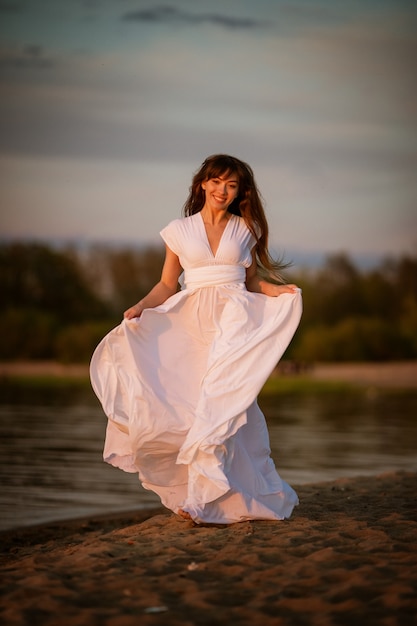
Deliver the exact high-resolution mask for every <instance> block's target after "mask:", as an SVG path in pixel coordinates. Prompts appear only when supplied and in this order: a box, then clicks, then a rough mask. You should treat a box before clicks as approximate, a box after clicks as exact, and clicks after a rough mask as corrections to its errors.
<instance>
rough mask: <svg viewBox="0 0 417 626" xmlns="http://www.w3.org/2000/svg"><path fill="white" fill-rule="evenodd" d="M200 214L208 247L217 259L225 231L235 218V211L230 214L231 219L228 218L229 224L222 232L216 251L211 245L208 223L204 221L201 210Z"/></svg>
mask: <svg viewBox="0 0 417 626" xmlns="http://www.w3.org/2000/svg"><path fill="white" fill-rule="evenodd" d="M198 215H199V216H200V221H201V225H202V227H203V231H204V235H205V237H206V243H207V246H208V249H209V250H210V253H211V256H212V257H213V259H215V258H216V257H217V253H218V251H219V250H220V246H221V245H222V241H223V237H224V233H225V232H226V230H227V229H228V227H229V223H230V222H231V221H232V219H233V217H234V215H233V213H231V214H230V217H229V219H228V220H227V224H226V226H225V227H224V229H223V232H222V234H221V236H220V239H219V245H218V246H217V248H216V252H213V248H212V247H211V245H210V241H209V238H208V234H207V229H206V225H205V223H204V219H203V216H202V215H201V211H199V212H198Z"/></svg>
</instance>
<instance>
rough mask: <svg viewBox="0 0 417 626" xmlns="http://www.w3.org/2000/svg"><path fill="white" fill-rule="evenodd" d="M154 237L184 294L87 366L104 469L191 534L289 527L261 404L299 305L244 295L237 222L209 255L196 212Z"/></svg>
mask: <svg viewBox="0 0 417 626" xmlns="http://www.w3.org/2000/svg"><path fill="white" fill-rule="evenodd" d="M161 236H162V238H163V240H164V241H165V243H166V244H167V245H168V246H169V248H171V250H172V251H173V252H174V253H175V254H177V255H178V257H179V259H180V263H181V266H182V268H183V270H184V273H183V280H182V290H181V291H179V292H178V293H176V294H175V295H173V296H172V297H170V298H168V300H166V301H165V302H164V303H163V304H162V305H160V306H158V307H156V308H152V309H145V310H144V311H143V313H142V315H141V317H140V318H135V319H133V320H124V321H123V322H122V323H121V324H120V325H119V326H118V327H116V328H115V329H114V330H112V331H111V332H110V333H109V334H108V335H107V336H106V337H105V338H104V339H103V340H102V341H101V343H100V344H99V345H98V347H97V348H96V350H95V352H94V354H93V357H92V361H91V367H90V374H91V382H92V386H93V389H94V391H95V393H96V395H97V396H98V398H99V399H100V401H101V403H102V406H103V409H104V412H105V413H106V415H107V417H108V424H107V431H106V441H105V446H104V460H105V461H106V462H108V463H110V464H112V465H114V466H116V467H119V468H121V469H122V470H124V471H126V472H137V473H138V475H139V479H140V481H141V483H142V485H143V486H144V487H145V488H146V489H150V490H152V491H154V492H155V493H157V494H158V495H159V497H160V498H161V501H162V503H163V504H164V505H165V506H166V507H167V508H169V509H171V510H172V511H174V512H178V510H179V509H182V510H184V511H187V512H188V513H190V515H191V517H192V518H193V520H194V521H196V522H197V523H203V522H204V523H224V524H230V523H234V522H239V521H243V520H248V519H283V518H286V517H289V516H290V515H291V512H292V510H293V507H294V506H295V505H296V504H298V498H297V495H296V493H295V491H294V490H293V489H292V488H291V487H290V486H289V485H288V484H287V483H286V482H285V481H283V480H282V479H281V478H280V476H279V474H278V473H277V470H276V468H275V465H274V463H273V461H272V459H271V456H270V447H269V436H268V430H267V426H266V422H265V418H264V416H263V414H262V412H261V410H260V409H259V407H258V404H257V395H258V394H259V391H260V390H261V388H262V386H263V384H264V383H265V381H266V379H267V378H268V376H269V374H270V373H271V371H272V370H273V368H274V367H275V365H276V364H277V362H278V360H279V359H280V358H281V356H282V354H283V352H284V351H285V349H286V348H287V346H288V344H289V342H290V340H291V338H292V336H293V334H294V332H295V330H296V328H297V326H298V323H299V320H300V316H301V308H302V305H301V294H300V292H297V293H295V294H290V293H288V294H282V295H280V296H279V297H277V298H273V297H268V296H265V295H263V294H259V293H253V292H250V291H247V289H246V286H245V276H246V268H248V267H249V266H250V265H251V263H252V255H251V250H252V248H253V246H254V244H255V240H254V238H253V236H252V234H251V233H250V231H249V229H248V228H247V226H246V224H245V222H244V220H243V219H242V218H241V217H238V216H235V215H233V216H232V217H231V218H230V219H229V221H228V223H227V225H226V228H225V230H224V232H223V235H222V238H221V241H220V244H219V247H218V249H217V251H216V253H215V254H213V252H212V250H211V247H210V244H209V242H208V238H207V234H206V230H205V226H204V223H203V219H202V216H201V214H200V213H197V214H195V215H192V216H190V217H186V218H182V219H177V220H174V221H173V222H171V223H170V224H169V225H168V226H167V227H166V228H164V229H163V230H162V231H161Z"/></svg>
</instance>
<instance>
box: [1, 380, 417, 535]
mask: <svg viewBox="0 0 417 626" xmlns="http://www.w3.org/2000/svg"><path fill="white" fill-rule="evenodd" d="M0 391H1V392H2V398H3V399H2V401H1V402H0V459H1V461H0V480H1V484H2V489H1V493H0V505H1V511H2V514H1V518H0V529H3V530H4V529H9V528H15V527H20V526H27V525H31V524H36V523H43V522H48V521H54V520H60V519H69V518H75V517H80V516H86V515H92V514H101V513H111V512H116V511H117V512H118V511H123V510H132V509H137V508H146V507H150V508H151V507H154V506H159V504H160V503H159V499H158V498H157V496H156V495H154V494H153V493H152V492H149V491H146V490H144V489H143V488H142V487H141V486H140V484H139V482H138V479H137V476H136V475H134V474H126V473H124V472H121V471H120V470H117V469H114V468H113V467H110V466H108V465H107V464H105V463H103V461H102V447H103V440H104V434H105V423H106V420H105V418H104V415H103V413H102V410H101V408H100V406H99V405H98V402H97V400H96V398H95V396H94V395H93V393H92V392H91V391H90V390H89V389H80V388H77V387H75V388H66V389H59V388H52V387H51V388H49V389H41V390H39V389H30V388H29V389H27V388H24V390H23V388H20V389H19V388H17V387H16V388H10V387H8V388H4V387H3V388H1V389H0ZM261 405H262V408H263V410H264V412H265V415H266V416H267V419H268V426H269V431H270V438H271V448H272V455H273V458H274V459H275V461H276V464H277V467H278V470H279V472H280V474H281V476H282V477H283V478H284V479H285V480H287V481H288V482H289V483H290V484H292V485H300V484H303V483H310V482H318V481H324V480H334V479H336V478H339V477H345V476H358V475H366V474H378V473H382V472H386V471H395V470H412V471H417V393H416V392H414V393H409V394H383V395H370V396H367V395H366V394H361V393H360V394H359V393H358V394H356V393H354V394H349V395H337V394H336V395H335V394H326V395H323V394H321V395H317V396H315V395H311V396H308V397H306V396H300V397H296V396H284V397H279V398H274V399H263V400H262V401H261Z"/></svg>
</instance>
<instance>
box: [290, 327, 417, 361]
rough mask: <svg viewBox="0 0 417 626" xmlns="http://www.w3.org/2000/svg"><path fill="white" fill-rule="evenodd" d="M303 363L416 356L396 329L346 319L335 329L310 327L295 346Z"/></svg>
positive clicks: (412, 348)
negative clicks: (304, 361)
mask: <svg viewBox="0 0 417 626" xmlns="http://www.w3.org/2000/svg"><path fill="white" fill-rule="evenodd" d="M295 356H296V358H298V359H302V360H306V361H364V360H367V361H383V360H388V359H396V358H398V359H401V358H411V357H415V356H417V353H416V351H415V348H414V347H413V346H412V344H411V343H410V342H409V341H408V339H407V337H406V336H405V335H404V334H402V333H401V332H400V331H399V329H398V328H396V327H395V325H393V324H391V323H388V322H384V321H383V320H380V319H375V318H371V319H368V318H354V317H353V318H352V317H351V318H347V319H345V320H343V321H341V322H339V323H338V324H335V325H334V326H321V325H320V326H312V327H310V328H308V329H306V330H305V331H304V332H303V334H302V336H301V338H300V341H299V342H298V344H297V348H296V353H295Z"/></svg>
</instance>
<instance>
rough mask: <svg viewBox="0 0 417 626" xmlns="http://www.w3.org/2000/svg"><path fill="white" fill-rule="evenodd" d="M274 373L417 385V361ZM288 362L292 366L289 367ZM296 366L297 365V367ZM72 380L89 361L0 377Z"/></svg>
mask: <svg viewBox="0 0 417 626" xmlns="http://www.w3.org/2000/svg"><path fill="white" fill-rule="evenodd" d="M281 364H282V367H279V366H278V367H277V369H276V370H275V371H274V372H273V373H272V374H271V376H270V379H271V380H274V381H277V380H280V381H284V382H285V381H288V380H293V381H297V380H298V381H309V382H312V383H313V384H314V383H315V382H316V383H346V384H349V385H352V386H356V387H362V388H363V387H368V388H369V387H375V388H380V389H394V390H395V389H398V390H400V389H406V390H407V389H409V390H412V389H417V361H392V362H381V363H379V362H375V363H374V362H357V363H356V362H346V363H316V364H314V365H312V366H311V367H308V368H305V369H304V368H301V370H300V372H299V373H296V372H294V368H292V367H291V363H288V362H286V361H285V360H284V361H282V362H281ZM288 365H289V367H288ZM295 369H296V368H295ZM1 379H3V380H6V381H7V380H11V381H14V380H31V379H32V380H47V379H51V380H55V381H59V380H69V381H73V382H74V383H75V382H80V383H81V382H83V383H84V382H85V383H87V382H88V381H89V364H85V363H78V364H77V363H73V364H64V363H58V362H55V361H9V362H0V380H1Z"/></svg>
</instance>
